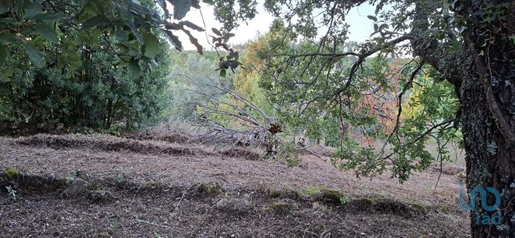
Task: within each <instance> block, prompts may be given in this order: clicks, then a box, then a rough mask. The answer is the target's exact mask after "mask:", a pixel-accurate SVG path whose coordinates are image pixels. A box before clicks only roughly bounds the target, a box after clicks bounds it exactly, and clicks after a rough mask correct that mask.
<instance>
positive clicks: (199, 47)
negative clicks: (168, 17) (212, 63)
mask: <svg viewBox="0 0 515 238" xmlns="http://www.w3.org/2000/svg"><path fill="white" fill-rule="evenodd" d="M182 31H184V33H186V35H188V37H189V38H190V42H191V44H193V45H194V46H195V47H197V52H198V53H199V54H203V52H202V50H203V48H202V45H200V44H199V43H198V40H197V38H195V37H194V36H193V35H192V34H191V33H190V31H188V30H186V29H182Z"/></svg>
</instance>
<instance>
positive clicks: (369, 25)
mask: <svg viewBox="0 0 515 238" xmlns="http://www.w3.org/2000/svg"><path fill="white" fill-rule="evenodd" d="M259 2H260V1H259ZM374 10H375V8H374V7H373V6H370V5H368V4H363V5H361V6H360V7H358V8H353V9H352V10H351V11H350V12H349V15H347V17H346V19H347V22H348V23H349V25H350V28H349V31H350V35H349V38H350V40H351V41H357V42H363V41H365V40H366V39H368V38H369V36H370V34H371V33H372V32H373V21H372V20H370V19H368V18H367V15H374ZM201 11H202V15H203V16H204V21H205V23H206V26H205V29H207V33H208V35H209V34H211V35H213V33H212V32H211V28H213V27H214V28H217V29H220V28H221V26H222V24H220V23H218V22H217V21H216V20H215V19H214V14H213V7H212V6H208V5H206V4H204V3H201ZM182 20H187V21H190V22H192V23H195V24H196V25H198V26H200V27H203V28H204V23H203V22H202V18H201V14H200V11H199V10H197V9H194V8H192V9H191V10H190V11H189V12H188V13H187V14H186V17H185V18H184V19H182ZM272 21H273V17H272V16H271V15H270V14H269V13H267V12H266V11H265V10H264V9H263V8H262V7H261V5H259V6H258V14H257V15H256V17H255V18H254V19H252V20H251V21H248V22H247V23H245V22H242V23H240V26H239V27H238V28H237V29H235V30H233V31H232V33H234V34H235V35H236V36H235V37H233V38H231V40H230V41H229V43H230V44H240V43H245V42H248V41H250V40H253V39H255V38H256V37H257V36H258V33H266V32H267V31H268V28H269V27H270V24H271V23H272ZM190 32H191V33H192V34H193V35H194V36H195V37H196V38H197V39H198V40H199V43H200V44H201V45H202V46H204V49H205V50H213V47H212V46H210V45H209V43H208V41H207V39H206V35H205V33H204V32H196V31H193V30H191V31H190ZM178 35H179V39H180V40H181V42H182V43H183V47H184V50H195V49H196V48H195V46H193V45H192V44H191V43H190V42H189V40H188V37H187V36H186V35H185V34H184V33H182V32H180V33H178Z"/></svg>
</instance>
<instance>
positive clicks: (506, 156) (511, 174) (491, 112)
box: [457, 0, 515, 237]
mask: <svg viewBox="0 0 515 238" xmlns="http://www.w3.org/2000/svg"><path fill="white" fill-rule="evenodd" d="M502 4H504V5H502ZM457 7H458V11H457V13H458V14H460V15H461V17H463V19H464V21H465V23H464V24H463V26H464V27H465V30H464V32H463V36H464V38H465V47H466V48H468V50H469V52H470V53H471V55H470V59H472V60H473V63H471V64H470V69H469V70H468V71H467V72H463V75H462V81H461V82H462V83H461V107H462V108H461V113H462V114H461V118H460V119H461V123H462V129H463V136H464V142H465V151H466V152H467V157H466V165H467V188H468V191H469V192H470V191H472V190H473V189H474V188H483V189H486V188H487V187H493V188H495V189H496V190H497V191H498V192H499V194H500V205H499V206H498V207H495V209H494V210H493V211H488V209H485V206H484V205H481V196H476V195H479V194H471V197H470V199H471V200H473V201H475V207H474V208H472V210H471V214H470V221H471V230H472V237H515V207H514V202H515V201H514V200H515V199H514V198H515V143H514V142H515V138H514V134H515V41H512V40H511V39H510V38H509V36H513V35H515V3H513V2H512V1H511V0H510V1H495V0H469V1H462V2H459V3H458V4H457ZM492 9H493V12H494V13H493V14H491V13H489V12H490V11H492ZM469 194H470V193H469ZM486 194H487V195H488V196H487V204H488V205H489V206H492V205H494V204H495V202H496V201H497V198H496V196H495V195H494V193H492V192H491V191H488V190H486Z"/></svg>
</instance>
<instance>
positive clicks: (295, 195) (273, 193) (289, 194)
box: [268, 189, 300, 199]
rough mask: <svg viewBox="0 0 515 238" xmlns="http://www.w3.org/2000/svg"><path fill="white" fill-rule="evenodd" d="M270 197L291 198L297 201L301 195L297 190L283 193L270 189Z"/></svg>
mask: <svg viewBox="0 0 515 238" xmlns="http://www.w3.org/2000/svg"><path fill="white" fill-rule="evenodd" d="M268 196H270V197H271V198H291V199H297V198H298V197H299V196H300V195H299V193H298V192H297V191H295V190H287V191H285V190H283V191H280V190H273V189H269V190H268Z"/></svg>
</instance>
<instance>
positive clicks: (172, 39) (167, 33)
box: [164, 31, 182, 51]
mask: <svg viewBox="0 0 515 238" xmlns="http://www.w3.org/2000/svg"><path fill="white" fill-rule="evenodd" d="M164 32H165V36H166V38H167V39H168V41H170V43H171V44H172V45H173V46H174V47H175V49H176V50H178V51H182V43H181V41H180V40H179V37H177V36H175V35H174V34H173V33H172V32H171V31H164Z"/></svg>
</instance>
